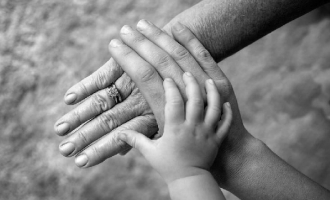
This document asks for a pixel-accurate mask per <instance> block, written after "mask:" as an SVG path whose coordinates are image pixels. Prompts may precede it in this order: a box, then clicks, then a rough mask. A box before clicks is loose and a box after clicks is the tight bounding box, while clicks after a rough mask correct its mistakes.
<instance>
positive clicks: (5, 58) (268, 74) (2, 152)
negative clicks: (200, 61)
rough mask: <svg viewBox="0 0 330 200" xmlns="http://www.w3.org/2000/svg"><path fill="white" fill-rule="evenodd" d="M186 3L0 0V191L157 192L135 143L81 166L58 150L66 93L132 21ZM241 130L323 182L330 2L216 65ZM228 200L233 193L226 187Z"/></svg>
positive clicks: (327, 176) (40, 195) (329, 145)
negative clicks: (57, 128) (56, 127)
mask: <svg viewBox="0 0 330 200" xmlns="http://www.w3.org/2000/svg"><path fill="white" fill-rule="evenodd" d="M197 2H198V1H196V0H194V1H192V0H181V1H176V0H169V1H161V0H94V1H88V0H0V199H1V200H2V199H3V200H14V199H26V200H39V199H40V200H41V199H43V200H45V199H46V200H48V199H49V200H52V199H54V200H55V199H56V200H57V199H72V200H87V199H95V200H103V199H113V200H122V199H125V200H131V199H132V200H133V199H134V200H148V199H150V200H151V199H152V200H158V199H159V200H162V199H164V200H165V199H166V200H167V199H169V197H168V192H167V189H166V187H165V184H164V183H163V182H162V180H161V179H160V177H159V176H158V175H157V174H156V173H155V172H154V171H153V170H152V169H151V167H149V166H148V164H147V163H146V161H145V160H144V159H143V158H142V157H141V156H140V155H139V154H138V153H137V152H135V151H132V152H130V153H129V154H128V155H127V156H125V157H120V156H115V157H114V158H111V159H109V160H107V161H106V162H104V163H102V164H101V165H99V166H96V167H93V168H91V169H79V168H77V167H76V166H75V165H74V160H73V159H68V158H64V157H62V156H61V155H60V153H59V151H58V144H59V143H60V141H61V138H60V137H58V136H57V135H56V134H55V133H54V131H53V124H54V123H55V121H56V120H57V119H58V118H59V117H60V116H62V115H63V114H64V113H66V112H67V111H69V110H71V109H72V107H69V106H66V105H65V104H64V103H63V95H64V93H65V91H66V90H67V89H68V88H69V87H70V86H71V85H73V84H74V83H76V82H78V81H79V80H81V79H82V78H84V77H86V76H87V75H89V74H90V73H91V72H93V71H95V70H96V69H97V68H98V67H99V66H101V65H102V64H103V63H104V62H106V61H107V60H108V59H109V53H108V50H107V45H108V43H109V41H110V40H111V39H112V38H114V37H117V36H118V32H119V30H120V28H121V27H122V26H123V25H124V24H129V25H133V26H135V24H136V23H137V21H138V20H139V19H141V18H145V19H149V20H150V21H153V22H154V23H155V24H157V25H159V26H162V25H164V24H166V22H168V21H169V20H170V19H171V18H173V17H174V16H175V15H176V14H178V13H180V12H181V11H183V10H185V9H187V8H189V7H190V6H192V5H194V4H196V3H197ZM219 65H220V66H221V68H222V69H223V70H224V71H225V73H226V74H227V75H228V77H229V78H230V80H231V81H232V84H233V86H234V89H235V92H236V95H237V98H238V103H239V105H240V108H241V112H242V116H243V120H244V123H245V125H246V126H247V128H248V130H249V131H250V132H251V133H252V134H253V135H254V136H255V137H257V138H260V139H261V140H263V141H264V142H265V143H266V144H267V145H268V146H269V147H270V148H271V149H272V150H273V151H275V152H276V153H277V154H278V155H279V156H280V157H282V158H283V159H284V160H286V161H287V162H289V163H290V164H291V165H293V166H294V167H296V168H297V169H298V170H300V171H301V172H303V173H304V174H306V175H307V176H309V177H310V178H312V179H313V180H315V181H316V182H318V183H320V184H321V185H323V186H324V187H326V188H328V189H330V123H329V122H330V105H329V104H330V10H329V6H328V7H327V6H325V7H322V8H319V9H317V10H315V11H313V12H311V13H309V14H307V15H306V16H303V17H301V18H299V19H297V20H295V21H293V22H291V23H289V24H287V25H286V26H284V27H282V28H280V29H279V30H277V31H275V32H273V33H271V34H269V35H268V36H266V37H264V38H263V39H261V40H259V41H257V42H255V43H254V44H253V45H250V46H249V47H247V48H245V49H243V50H241V51H240V52H238V53H237V54H235V55H233V56H232V57H230V58H228V59H226V60H224V61H223V62H221V63H220V64H219ZM227 197H228V199H236V198H235V197H234V196H232V195H230V194H227Z"/></svg>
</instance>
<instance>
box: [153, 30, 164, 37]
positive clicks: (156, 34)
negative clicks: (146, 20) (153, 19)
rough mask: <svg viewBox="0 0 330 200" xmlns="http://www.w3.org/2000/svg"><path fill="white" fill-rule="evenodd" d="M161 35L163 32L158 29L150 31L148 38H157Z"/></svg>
mask: <svg viewBox="0 0 330 200" xmlns="http://www.w3.org/2000/svg"><path fill="white" fill-rule="evenodd" d="M162 34H163V31H162V30H160V29H152V31H151V33H150V36H151V37H152V38H157V37H159V36H161V35H162Z"/></svg>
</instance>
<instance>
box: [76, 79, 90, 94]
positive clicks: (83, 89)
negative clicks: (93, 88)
mask: <svg viewBox="0 0 330 200" xmlns="http://www.w3.org/2000/svg"><path fill="white" fill-rule="evenodd" d="M79 87H80V88H81V90H82V91H83V93H85V95H88V96H89V95H90V93H89V91H88V89H87V87H86V85H85V83H84V82H80V83H79Z"/></svg>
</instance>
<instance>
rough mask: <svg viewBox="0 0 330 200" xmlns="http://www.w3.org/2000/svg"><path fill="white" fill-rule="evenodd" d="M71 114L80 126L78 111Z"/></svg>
mask: <svg viewBox="0 0 330 200" xmlns="http://www.w3.org/2000/svg"><path fill="white" fill-rule="evenodd" d="M72 114H73V116H74V118H75V119H76V121H77V123H78V124H82V121H81V119H80V114H79V111H78V110H74V111H73V113H72Z"/></svg>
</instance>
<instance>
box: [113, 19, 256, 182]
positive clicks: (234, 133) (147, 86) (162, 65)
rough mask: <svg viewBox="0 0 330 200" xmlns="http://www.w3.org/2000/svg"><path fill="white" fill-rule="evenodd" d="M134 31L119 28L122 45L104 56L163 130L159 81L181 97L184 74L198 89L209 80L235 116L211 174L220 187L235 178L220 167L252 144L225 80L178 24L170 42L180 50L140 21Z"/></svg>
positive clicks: (115, 42) (115, 45) (116, 42)
mask: <svg viewBox="0 0 330 200" xmlns="http://www.w3.org/2000/svg"><path fill="white" fill-rule="evenodd" d="M137 29H138V31H137V30H134V29H132V28H131V27H129V26H124V27H123V28H122V30H121V39H122V40H123V42H124V43H125V44H124V43H122V42H121V41H119V40H112V41H111V43H110V46H109V51H110V53H111V55H112V56H113V58H114V59H115V60H116V61H117V62H118V64H119V65H120V66H121V67H122V68H123V70H124V71H125V72H126V73H127V74H128V75H129V76H130V77H131V78H132V80H133V81H134V82H135V83H136V84H137V86H138V88H140V91H141V93H142V94H143V96H144V97H145V98H146V100H147V101H148V102H149V105H150V107H151V108H152V110H153V111H154V114H155V116H156V119H157V121H158V122H159V124H164V120H163V119H164V105H165V103H164V91H163V87H162V80H163V79H165V78H172V79H173V80H174V81H175V82H176V84H177V85H178V88H179V89H180V91H181V94H185V93H184V92H183V91H184V85H183V82H182V74H183V73H184V72H190V73H192V74H193V75H194V76H195V77H196V79H197V81H198V82H199V85H200V86H201V87H204V83H205V80H207V79H210V78H211V79H213V80H214V82H215V84H216V86H217V88H218V90H219V92H220V94H221V97H222V100H223V101H229V102H230V104H231V105H232V108H233V113H234V114H233V125H232V127H231V129H230V133H229V135H230V136H229V137H228V138H227V139H226V140H225V142H224V146H225V147H224V148H221V149H222V150H220V151H219V154H218V157H217V159H216V162H215V163H217V165H216V167H215V168H216V170H215V171H214V172H216V175H217V177H221V176H222V177H221V179H220V178H219V179H218V181H220V182H222V183H223V182H224V181H225V180H226V178H224V177H225V176H224V175H222V174H226V175H228V174H231V173H235V170H236V172H237V171H239V170H238V169H237V168H235V167H234V166H231V167H229V166H230V165H231V164H230V163H232V162H227V163H228V165H227V163H224V162H223V161H224V160H228V159H234V160H236V161H237V164H238V163H239V162H240V161H244V159H243V158H242V157H243V156H244V153H242V152H243V151H242V152H240V153H238V154H236V155H235V153H234V152H236V151H239V149H242V148H244V147H245V144H246V140H250V141H256V140H255V139H254V138H253V137H252V136H251V135H250V134H248V132H247V131H246V130H245V128H244V126H243V123H242V120H241V116H240V113H239V109H238V105H237V102H236V97H235V94H234V92H233V89H232V86H231V84H230V82H229V80H228V79H227V78H226V76H225V75H224V74H223V72H222V71H221V69H220V68H219V67H218V65H217V64H216V62H215V61H214V60H213V58H212V57H211V55H210V54H209V53H208V51H207V50H206V49H205V48H204V47H203V45H202V44H201V43H200V42H199V41H198V39H197V38H196V37H195V36H194V34H192V32H191V31H190V30H189V29H188V28H186V27H185V26H183V25H181V24H180V23H178V24H176V25H175V26H174V28H173V31H172V34H173V36H174V38H175V39H176V40H177V41H179V42H180V44H179V43H178V42H177V41H175V40H174V39H173V38H172V37H170V36H169V35H168V34H166V33H165V32H163V31H161V30H160V29H158V28H157V27H156V26H154V25H153V24H151V23H150V22H147V21H145V20H141V21H140V22H139V23H138V25H137ZM256 142H257V141H256ZM234 155H235V156H234ZM237 166H239V164H238V165H237ZM219 169H223V170H219ZM228 172H230V173H228Z"/></svg>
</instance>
